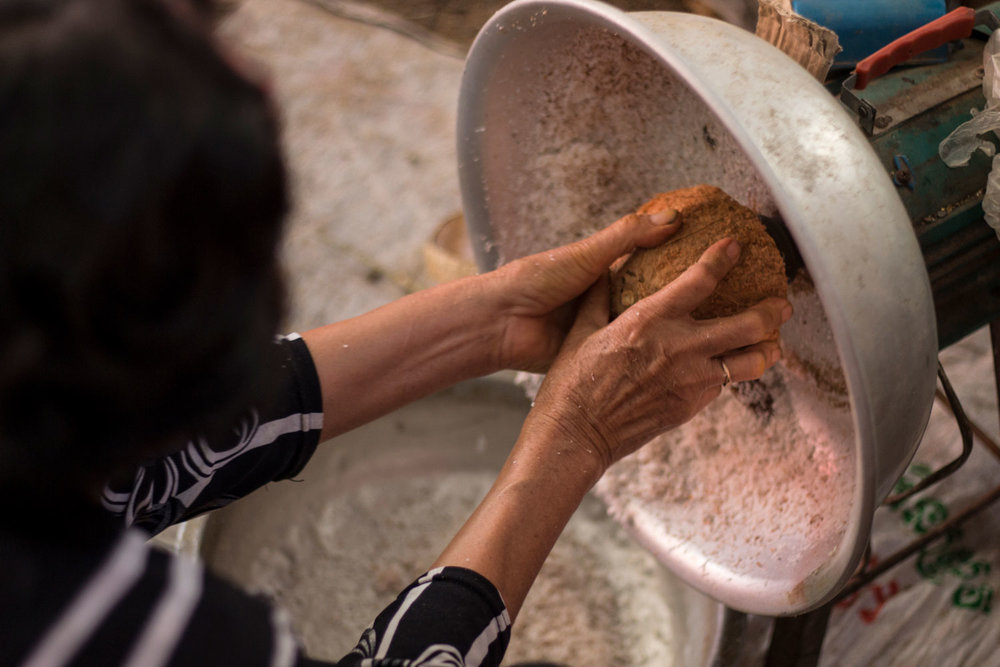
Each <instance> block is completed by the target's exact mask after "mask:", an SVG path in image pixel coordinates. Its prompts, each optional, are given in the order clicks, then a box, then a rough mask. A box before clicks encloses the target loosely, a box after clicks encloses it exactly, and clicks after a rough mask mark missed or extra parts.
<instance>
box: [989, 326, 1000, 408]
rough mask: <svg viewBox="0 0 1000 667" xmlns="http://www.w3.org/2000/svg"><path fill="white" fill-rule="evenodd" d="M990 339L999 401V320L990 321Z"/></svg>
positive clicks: (999, 399)
mask: <svg viewBox="0 0 1000 667" xmlns="http://www.w3.org/2000/svg"><path fill="white" fill-rule="evenodd" d="M990 340H991V341H992V342H993V376H994V378H995V380H996V383H997V400H998V401H1000V320H993V321H992V322H990ZM998 412H1000V411H998Z"/></svg>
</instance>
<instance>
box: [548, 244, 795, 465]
mask: <svg viewBox="0 0 1000 667" xmlns="http://www.w3.org/2000/svg"><path fill="white" fill-rule="evenodd" d="M738 257H739V245H738V244H737V243H736V242H735V241H733V240H731V239H723V240H721V241H719V242H718V243H716V244H714V245H713V246H712V247H710V248H709V249H708V250H706V251H705V253H704V254H703V255H702V256H701V258H700V259H699V260H698V262H696V263H695V264H694V265H692V266H691V267H690V268H688V270H687V271H685V273H683V274H682V275H681V276H680V277H678V278H677V279H676V280H674V281H673V282H672V283H670V284H668V285H667V286H665V287H664V288H663V289H661V290H660V291H659V292H657V293H655V294H653V295H651V296H649V297H647V298H646V299H643V300H641V301H639V302H638V303H636V304H635V305H633V306H632V307H631V308H629V309H628V310H626V311H625V312H624V313H622V314H621V315H620V316H619V317H618V318H617V319H616V320H615V321H613V322H611V323H610V324H608V297H607V290H608V287H607V284H606V280H604V281H601V283H598V284H597V285H595V286H594V287H593V288H592V289H591V291H590V292H589V293H588V295H587V297H586V299H585V301H584V303H583V305H582V306H581V307H580V310H579V313H578V315H577V317H576V321H575V323H574V325H573V328H572V330H571V331H570V332H569V335H568V336H567V337H566V341H565V344H564V345H563V348H562V349H561V350H560V352H559V356H558V358H557V359H556V360H555V362H554V363H553V365H552V368H551V370H550V371H549V373H548V375H547V376H546V379H545V382H544V383H543V385H542V388H541V390H540V391H539V394H538V396H537V398H536V400H535V408H534V409H533V410H532V412H531V414H530V415H529V420H530V421H531V422H534V424H535V426H534V427H537V428H544V429H556V430H558V431H561V432H562V435H563V436H564V439H565V440H566V441H568V442H572V443H576V445H577V446H579V447H583V448H584V449H585V450H586V452H587V453H588V454H592V455H594V456H596V457H597V460H598V461H597V463H598V466H599V468H600V469H601V470H606V469H607V467H609V466H610V465H611V464H612V463H614V462H615V461H617V460H619V459H620V458H622V457H624V456H626V455H628V454H630V453H632V452H633V451H635V450H636V449H638V448H639V447H641V446H642V445H643V444H645V443H646V442H648V441H649V440H650V439H652V438H653V437H655V436H656V435H659V434H660V433H662V432H664V431H666V430H668V429H670V428H673V427H676V426H679V425H680V424H683V423H684V422H686V421H687V420H689V419H691V417H693V416H694V415H695V414H697V413H698V412H699V411H700V410H701V409H702V408H704V407H705V406H706V405H707V404H708V403H709V402H711V401H712V400H713V399H714V398H715V397H716V396H718V395H719V392H720V390H721V387H722V385H723V381H724V379H725V373H724V371H723V370H722V364H721V363H720V359H724V360H725V363H726V366H727V367H728V368H729V371H730V374H731V377H732V381H734V382H740V381H745V380H752V379H756V378H759V377H760V376H761V375H762V374H763V373H764V371H765V370H767V369H768V368H769V367H771V366H772V365H773V364H774V363H775V362H776V361H778V359H779V358H780V356H781V350H780V347H779V343H778V329H779V327H780V326H781V324H783V323H784V322H785V321H787V320H788V318H789V317H791V305H790V304H789V303H788V302H787V301H786V300H784V299H780V298H771V299H765V300H764V301H762V302H760V303H759V304H757V305H756V306H754V307H752V308H750V309H748V310H746V311H744V312H742V313H739V314H737V315H733V316H732V317H725V318H719V319H715V320H695V319H694V318H692V317H691V311H693V310H694V309H695V308H696V307H697V306H698V305H699V304H700V303H701V302H702V301H704V300H705V298H706V297H708V296H709V295H710V294H711V293H712V292H713V290H714V289H715V288H716V286H717V285H718V283H719V281H720V280H721V279H722V278H723V277H724V276H725V275H726V273H727V272H728V271H729V270H730V269H731V268H732V267H733V266H734V265H735V264H736V261H737V259H738Z"/></svg>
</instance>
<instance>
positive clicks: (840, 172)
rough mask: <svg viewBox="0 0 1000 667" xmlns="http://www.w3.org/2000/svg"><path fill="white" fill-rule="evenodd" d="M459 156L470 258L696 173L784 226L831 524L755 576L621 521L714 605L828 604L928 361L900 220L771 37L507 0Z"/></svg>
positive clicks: (581, 223)
mask: <svg viewBox="0 0 1000 667" xmlns="http://www.w3.org/2000/svg"><path fill="white" fill-rule="evenodd" d="M458 152H459V167H460V178H461V187H462V196H463V202H464V208H465V215H466V219H467V221H468V224H469V231H470V237H471V240H472V242H473V245H474V248H475V252H476V258H477V263H478V264H479V266H480V268H481V269H483V270H489V269H491V268H494V267H495V266H497V265H498V264H499V263H502V262H504V261H509V260H510V259H513V258H515V257H519V256H522V255H525V254H528V253H530V252H534V251H538V250H543V249H545V248H547V247H551V246H552V245H555V244H557V243H565V242H568V241H571V240H573V239H575V238H578V237H581V236H583V235H585V234H587V233H589V232H591V231H593V230H595V229H597V228H599V227H600V226H603V225H604V224H607V223H608V222H610V221H611V220H614V219H615V218H616V217H618V216H620V215H622V214H624V213H626V212H628V211H630V210H634V208H635V206H636V205H637V204H639V203H641V202H642V201H644V200H645V199H646V198H648V196H650V195H651V194H652V193H654V192H658V191H664V190H671V189H675V188H679V187H686V186H690V185H694V184H697V183H712V184H715V185H718V186H720V187H722V188H723V189H724V190H726V191H727V192H728V193H729V194H731V195H733V196H734V197H736V198H737V199H738V200H740V201H742V202H743V203H744V204H745V205H748V206H751V207H752V208H754V209H756V210H757V211H758V212H759V213H761V214H762V215H766V216H773V217H777V218H780V219H781V220H782V221H783V222H784V224H785V226H786V227H787V229H788V231H789V233H790V235H791V237H792V239H793V240H794V243H795V244H796V246H797V248H798V250H799V253H800V254H801V256H802V258H803V260H804V262H805V265H806V267H807V269H808V273H809V275H810V276H811V278H812V281H813V283H814V284H815V291H816V294H817V295H818V298H819V301H820V302H821V304H822V310H823V311H824V314H825V318H826V320H827V322H828V327H829V333H830V335H831V336H832V339H833V341H834V343H835V357H836V360H835V361H836V362H837V363H839V366H840V368H841V369H842V371H843V377H844V381H845V383H846V392H847V395H848V397H849V410H850V419H851V421H852V423H853V432H854V435H853V443H852V445H851V451H852V452H853V456H854V459H855V460H854V470H855V483H854V489H853V499H852V501H851V503H850V507H832V508H830V511H831V512H840V513H843V515H844V517H845V519H844V520H845V522H846V524H847V529H846V531H845V532H844V535H843V537H842V539H841V540H840V542H839V544H838V545H837V546H836V548H834V549H833V550H832V553H830V554H828V555H827V556H826V557H824V559H823V560H822V562H819V563H817V565H816V567H815V568H813V569H812V570H811V571H810V572H809V573H808V574H807V575H803V576H796V577H787V576H782V574H781V572H780V571H779V570H780V568H774V567H765V568H763V573H762V574H760V575H759V576H756V575H747V574H746V573H734V572H731V571H727V570H726V568H725V567H722V568H719V567H715V566H716V565H718V563H715V562H713V561H712V559H711V558H710V557H707V556H705V555H704V554H700V555H696V554H694V553H692V552H689V551H685V550H684V549H683V548H678V544H676V543H672V544H668V543H667V542H665V541H664V540H662V539H659V538H658V537H656V536H654V535H652V533H651V532H650V531H646V530H644V529H643V528H642V526H632V530H633V533H634V534H635V535H636V537H638V538H639V539H640V541H642V542H643V543H644V544H645V545H646V546H647V547H648V548H649V549H651V550H652V551H653V552H654V553H655V554H656V555H657V556H658V557H659V558H660V560H661V561H662V562H663V563H665V564H666V565H667V566H668V567H670V568H672V569H673V570H674V571H676V572H677V573H678V574H679V575H680V576H681V577H683V578H684V579H685V580H687V581H688V582H689V583H690V584H692V585H693V586H695V587H697V588H699V589H700V590H702V591H705V592H707V593H709V594H710V595H712V596H713V597H715V598H716V599H718V600H720V601H722V602H724V603H725V604H726V605H728V606H730V607H732V608H735V609H739V610H743V611H747V612H751V613H758V614H766V615H785V614H795V613H800V612H804V611H807V610H809V609H812V608H814V607H817V606H819V605H821V604H822V603H824V602H826V601H828V600H830V599H831V598H832V597H833V596H834V595H835V594H836V593H837V592H838V591H839V590H840V589H841V587H842V586H843V584H844V583H845V582H846V580H847V579H848V578H849V577H850V575H851V574H852V572H853V571H854V569H855V567H856V565H857V564H858V562H859V560H860V558H861V556H862V553H863V551H864V548H865V545H866V543H867V540H868V536H869V532H870V527H871V519H872V514H873V512H874V510H875V507H876V506H877V505H878V504H879V503H880V502H881V501H882V500H883V499H884V498H885V497H886V496H887V494H888V493H889V491H890V489H891V488H892V486H893V484H894V483H895V481H896V480H897V479H898V477H899V476H900V474H901V473H902V471H903V470H904V468H905V466H906V464H907V463H908V462H909V460H910V458H911V457H912V455H913V453H914V451H915V449H916V447H917V445H918V444H919V441H920V437H921V435H922V433H923V430H924V428H925V426H926V423H927V419H928V416H929V413H930V408H931V403H932V400H933V394H934V387H935V369H936V353H937V333H936V326H935V318H934V311H933V303H932V300H931V292H930V285H929V281H928V277H927V273H926V270H925V268H924V261H923V258H922V256H921V253H920V249H919V247H918V244H917V242H916V239H915V236H914V233H913V230H912V227H911V223H910V221H909V219H908V218H907V215H906V212H905V210H904V208H903V206H902V204H901V202H900V200H899V197H898V196H897V194H896V192H895V186H894V185H893V184H892V183H891V181H890V179H889V177H888V175H887V173H886V170H885V169H884V168H883V167H882V166H881V165H880V163H879V161H878V159H877V158H876V156H875V153H874V152H873V150H872V148H871V146H870V145H869V143H868V141H867V140H866V138H865V137H864V136H863V135H862V133H861V132H860V131H859V130H858V128H857V127H856V126H855V124H854V121H853V119H852V118H851V117H850V116H849V115H848V113H847V112H846V111H845V110H844V109H843V108H842V107H841V105H840V103H839V102H838V101H837V100H836V99H835V98H833V97H832V96H831V95H830V94H829V92H828V91H827V90H826V89H825V88H824V87H823V86H822V85H821V84H819V83H818V82H817V81H815V80H814V79H813V78H812V77H811V76H810V75H809V74H808V73H807V72H806V71H805V70H804V69H802V68H801V67H799V65H797V64H796V63H795V62H793V61H792V60H791V59H790V58H788V57H787V56H785V55H784V54H783V53H781V52H780V51H779V50H778V49H776V48H774V47H773V46H771V45H770V44H767V43H765V42H764V41H763V40H761V39H759V38H757V37H756V36H755V35H753V34H752V33H749V32H746V31H745V30H742V29H740V28H737V27H735V26H732V25H729V24H726V23H724V22H721V21H717V20H712V19H708V18H705V17H701V16H695V15H690V14H681V13H671V12H640V13H625V12H622V11H620V10H617V9H615V8H614V7H611V6H609V5H607V4H604V3H601V2H596V1H593V0H519V1H516V2H513V3H511V4H510V5H508V6H507V7H505V8H504V9H502V10H501V11H500V12H498V13H497V14H496V15H495V16H494V17H493V18H492V19H491V20H490V21H489V22H487V24H486V25H485V26H484V28H483V29H482V31H481V32H480V34H479V36H478V38H477V39H476V41H475V43H474V44H473V46H472V48H471V50H470V52H469V54H468V57H467V61H466V68H465V73H464V77H463V81H462V88H461V93H460V99H459V120H458ZM806 330H807V329H803V328H799V329H795V331H806ZM793 335H799V336H800V337H803V338H804V337H806V336H807V334H793ZM786 336H787V334H786ZM788 342H789V343H790V344H792V345H795V344H796V343H802V344H804V345H806V346H807V347H808V345H809V343H810V341H808V340H799V341H795V340H792V341H788ZM748 520H751V521H761V522H765V523H766V522H767V520H768V517H766V516H760V517H750V518H749V519H748Z"/></svg>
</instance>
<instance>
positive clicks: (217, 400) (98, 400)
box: [0, 0, 286, 484]
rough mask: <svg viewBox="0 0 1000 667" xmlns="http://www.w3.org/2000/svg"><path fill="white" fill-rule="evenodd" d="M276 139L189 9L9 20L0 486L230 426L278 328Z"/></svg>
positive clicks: (97, 472)
mask: <svg viewBox="0 0 1000 667" xmlns="http://www.w3.org/2000/svg"><path fill="white" fill-rule="evenodd" d="M285 208H286V191H285V174H284V169H283V165H282V160H281V156H280V150H279V146H278V138H277V129H276V122H275V119H274V118H273V115H272V113H271V109H270V107H269V105H268V102H267V99H266V95H265V94H264V93H262V92H261V90H260V89H259V88H258V87H257V86H255V85H253V84H252V83H250V82H249V81H248V80H247V79H246V78H244V77H243V76H242V75H240V74H239V73H237V72H236V71H235V70H234V69H233V67H232V66H231V65H230V64H229V59H228V58H226V57H225V56H224V55H222V54H221V53H220V52H219V51H218V49H217V48H216V47H215V46H214V45H213V43H212V40H211V39H210V37H209V33H208V28H207V27H206V26H205V25H203V24H202V23H201V22H200V21H199V19H198V17H197V16H196V15H195V14H194V13H193V12H191V11H188V10H186V6H184V5H182V4H180V3H179V2H176V1H175V2H168V1H167V0H4V2H3V3H0V482H9V481H10V480H12V479H20V480H21V481H22V482H27V481H28V480H31V479H33V478H40V477H41V476H44V478H46V479H50V480H52V481H55V482H57V483H58V482H66V483H71V484H75V483H80V482H85V483H87V484H93V483H94V481H95V480H99V479H101V478H102V477H104V476H106V475H107V474H109V473H110V472H111V471H113V470H114V469H115V468H116V467H120V466H121V465H122V464H123V463H125V464H128V463H132V464H134V463H135V462H137V460H138V458H139V457H141V456H143V455H148V454H149V453H151V450H150V449H148V448H149V447H153V446H163V445H164V444H165V443H168V442H176V441H177V439H178V438H182V437H185V436H187V435H190V434H191V433H193V432H196V431H201V430H204V429H210V428H212V427H214V426H215V425H217V424H218V423H220V422H221V421H222V420H226V419H230V418H232V417H233V415H234V414H235V412H236V411H238V410H239V409H240V408H241V407H245V404H246V401H247V400H248V390H250V389H252V388H253V387H254V386H255V385H257V384H259V383H260V381H261V378H260V377H259V368H260V367H261V366H262V364H260V357H261V355H262V354H263V351H264V350H265V348H266V347H267V346H268V345H269V343H270V341H271V339H272V338H273V335H274V333H275V330H276V328H277V326H278V323H279V320H280V316H281V307H282V303H283V301H282V283H281V280H280V271H279V267H278V263H277V259H276V254H277V249H276V246H277V243H278V241H279V238H280V232H281V219H282V216H283V214H284V212H285Z"/></svg>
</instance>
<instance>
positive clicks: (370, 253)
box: [219, 0, 462, 331]
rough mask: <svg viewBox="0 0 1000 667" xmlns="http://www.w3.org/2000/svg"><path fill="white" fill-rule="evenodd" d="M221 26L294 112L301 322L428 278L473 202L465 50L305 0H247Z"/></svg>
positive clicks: (290, 246) (292, 240)
mask: <svg viewBox="0 0 1000 667" xmlns="http://www.w3.org/2000/svg"><path fill="white" fill-rule="evenodd" d="M219 30H220V34H221V35H222V36H223V37H224V38H225V39H227V40H228V41H230V42H231V43H233V44H234V45H236V47H237V48H239V49H240V50H241V51H243V52H244V53H245V54H246V55H248V56H249V57H250V58H251V59H253V60H254V61H255V62H258V63H260V64H261V66H262V67H263V68H264V69H265V70H266V71H267V72H268V75H269V77H270V79H271V81H272V84H273V86H274V92H275V96H276V98H277V100H278V104H279V107H280V109H281V111H282V114H283V119H284V134H285V136H284V139H285V146H286V155H287V160H288V165H289V168H290V170H291V173H292V182H293V188H292V189H293V206H294V208H293V211H292V214H291V217H290V218H289V226H288V234H287V241H286V245H285V258H286V266H287V270H288V274H289V277H290V286H291V297H292V308H291V312H290V318H289V322H288V329H289V330H296V331H301V330H303V329H307V328H310V327H313V326H317V325H320V324H324V323H327V322H331V321H335V320H339V319H343V318H346V317H350V316H353V315H357V314H360V313H362V312H365V311H367V310H369V309H371V308H373V307H376V306H378V305H381V304H383V303H386V302H388V301H390V300H392V299H395V298H397V297H399V296H401V295H403V294H404V293H405V292H407V291H411V290H413V289H416V288H418V287H420V286H423V285H425V284H426V282H427V281H426V279H425V276H424V272H423V266H422V260H421V246H422V244H423V242H424V241H425V240H426V239H428V238H429V237H430V235H431V233H432V231H433V230H434V228H435V226H436V225H437V224H438V223H439V222H440V221H442V220H443V219H444V218H446V217H447V216H449V215H451V214H453V213H455V212H456V211H458V210H460V208H461V202H460V200H459V194H458V183H457V174H456V158H455V148H454V126H455V107H456V104H457V90H458V83H459V77H460V75H461V70H462V61H461V60H460V59H458V58H456V57H449V56H446V55H442V54H440V53H437V52H434V51H431V50H429V49H428V48H426V47H424V46H422V45H421V44H419V43H417V42H415V41H413V40H411V39H406V38H404V37H401V36H400V35H399V34H396V33H393V32H390V31H386V30H382V29H379V28H376V27H373V26H369V25H364V24H362V23H358V22H354V21H349V20H344V19H341V18H338V17H336V16H334V15H332V14H330V13H329V12H327V11H325V10H324V9H322V8H320V7H317V6H315V5H312V4H308V3H306V2H301V1H298V0H246V1H244V2H242V3H240V4H239V6H238V7H237V8H236V9H235V11H233V12H232V13H231V14H230V15H229V16H228V17H226V18H225V19H224V21H223V22H222V23H221V25H220V28H219Z"/></svg>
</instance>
